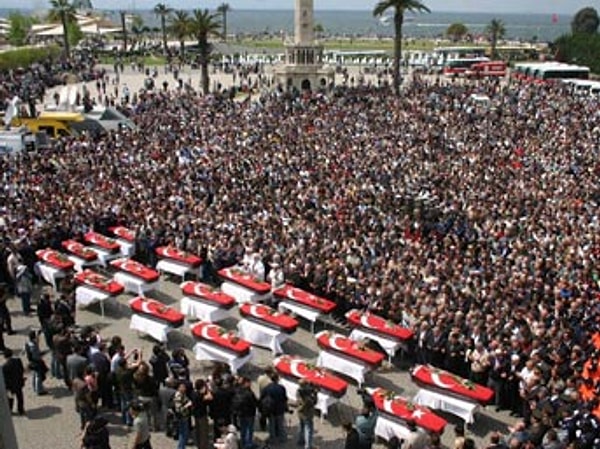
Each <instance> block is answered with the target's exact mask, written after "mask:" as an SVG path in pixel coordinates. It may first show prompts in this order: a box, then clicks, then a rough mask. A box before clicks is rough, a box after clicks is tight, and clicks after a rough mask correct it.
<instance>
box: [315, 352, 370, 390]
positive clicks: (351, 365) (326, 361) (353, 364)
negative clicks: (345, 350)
mask: <svg viewBox="0 0 600 449" xmlns="http://www.w3.org/2000/svg"><path fill="white" fill-rule="evenodd" d="M317 366H322V367H324V368H327V369H330V370H332V371H335V372H337V373H340V374H344V375H345V376H348V377H351V378H352V379H354V380H356V381H357V382H358V384H359V385H362V384H363V383H365V375H366V374H367V373H368V372H369V371H371V367H370V366H369V365H367V364H365V363H362V362H360V361H359V360H356V361H355V360H350V359H348V358H345V357H342V356H341V355H338V354H334V353H332V352H329V351H325V350H321V352H320V353H319V357H318V358H317Z"/></svg>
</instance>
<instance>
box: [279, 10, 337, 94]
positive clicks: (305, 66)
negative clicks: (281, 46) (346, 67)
mask: <svg viewBox="0 0 600 449" xmlns="http://www.w3.org/2000/svg"><path fill="white" fill-rule="evenodd" d="M314 27H315V23H314V8H313V0H295V8H294V39H293V41H292V42H290V43H286V47H285V63H284V65H283V66H281V67H277V68H276V70H275V78H276V81H277V83H279V84H281V85H283V86H286V87H288V88H289V87H295V88H296V89H299V90H314V89H323V88H329V87H331V86H332V85H333V82H334V79H335V73H334V71H333V69H332V68H330V67H328V66H326V65H325V64H324V58H323V47H322V46H321V45H318V44H317V43H316V42H315V31H314Z"/></svg>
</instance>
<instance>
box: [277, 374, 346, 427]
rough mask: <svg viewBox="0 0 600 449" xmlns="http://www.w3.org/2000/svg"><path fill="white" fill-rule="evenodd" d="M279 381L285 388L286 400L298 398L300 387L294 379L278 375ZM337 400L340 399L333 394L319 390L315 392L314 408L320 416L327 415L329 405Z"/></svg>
mask: <svg viewBox="0 0 600 449" xmlns="http://www.w3.org/2000/svg"><path fill="white" fill-rule="evenodd" d="M279 383H280V384H281V385H282V386H283V387H284V388H285V392H286V394H287V398H288V401H290V402H296V401H297V400H298V388H299V387H300V384H299V383H298V382H296V381H293V380H291V379H288V378H285V377H280V378H279ZM339 401H340V400H339V399H338V398H336V397H335V396H331V395H329V394H327V393H326V392H323V391H322V390H320V391H319V392H318V393H317V403H316V405H315V408H316V409H317V410H319V411H320V412H321V417H325V416H327V412H328V411H329V407H331V406H332V405H333V404H335V403H337V402H339Z"/></svg>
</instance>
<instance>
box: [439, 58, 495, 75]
mask: <svg viewBox="0 0 600 449" xmlns="http://www.w3.org/2000/svg"><path fill="white" fill-rule="evenodd" d="M487 61H489V59H488V58H482V57H475V58H459V59H449V60H448V61H446V63H445V64H444V75H447V76H458V75H464V74H465V72H466V71H467V70H469V69H470V68H471V67H472V66H473V64H478V63H481V62H487Z"/></svg>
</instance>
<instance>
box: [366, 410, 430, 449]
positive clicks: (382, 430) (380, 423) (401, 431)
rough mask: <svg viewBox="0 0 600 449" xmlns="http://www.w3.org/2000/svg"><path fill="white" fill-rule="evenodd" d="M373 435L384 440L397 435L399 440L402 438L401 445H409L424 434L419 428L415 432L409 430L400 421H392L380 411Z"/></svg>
mask: <svg viewBox="0 0 600 449" xmlns="http://www.w3.org/2000/svg"><path fill="white" fill-rule="evenodd" d="M375 435H377V436H378V437H381V438H383V439H384V440H386V441H390V439H392V437H397V438H398V439H400V440H404V444H403V445H402V446H403V447H410V445H411V444H412V443H413V442H414V441H415V440H416V439H418V438H420V437H422V435H424V432H423V431H422V430H420V429H419V430H418V431H416V432H411V431H410V430H409V429H408V427H406V426H404V425H402V424H400V422H398V421H394V420H393V419H391V418H388V417H387V416H385V415H382V414H381V413H380V414H379V416H378V417H377V422H376V423H375Z"/></svg>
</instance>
